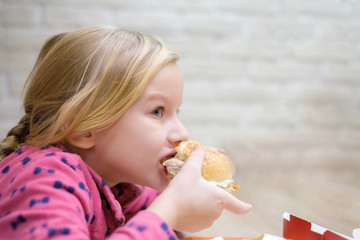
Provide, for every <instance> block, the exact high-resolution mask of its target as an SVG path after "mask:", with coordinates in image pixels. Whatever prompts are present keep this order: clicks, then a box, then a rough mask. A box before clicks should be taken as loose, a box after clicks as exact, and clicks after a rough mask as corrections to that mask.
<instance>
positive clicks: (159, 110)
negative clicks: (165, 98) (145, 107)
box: [151, 107, 164, 118]
mask: <svg viewBox="0 0 360 240" xmlns="http://www.w3.org/2000/svg"><path fill="white" fill-rule="evenodd" d="M151 114H152V115H154V116H155V117H158V118H161V117H162V116H163V114H164V108H163V107H157V108H156V109H155V110H154V111H152V112H151Z"/></svg>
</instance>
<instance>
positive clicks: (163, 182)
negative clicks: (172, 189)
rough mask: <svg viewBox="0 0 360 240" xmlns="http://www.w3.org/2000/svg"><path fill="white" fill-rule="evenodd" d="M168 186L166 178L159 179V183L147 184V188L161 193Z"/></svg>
mask: <svg viewBox="0 0 360 240" xmlns="http://www.w3.org/2000/svg"><path fill="white" fill-rule="evenodd" d="M168 185H169V179H168V178H167V177H165V178H163V177H159V181H158V182H157V183H152V184H148V185H147V186H148V187H151V188H152V189H155V190H156V191H159V192H162V191H164V190H165V188H167V186H168Z"/></svg>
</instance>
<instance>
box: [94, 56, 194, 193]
mask: <svg viewBox="0 0 360 240" xmlns="http://www.w3.org/2000/svg"><path fill="white" fill-rule="evenodd" d="M182 94H183V80H182V76H181V73H180V70H179V68H178V66H177V65H176V64H175V63H169V64H167V65H165V66H164V67H163V68H162V69H161V70H160V71H159V72H158V73H157V75H156V76H155V77H154V78H153V79H152V80H151V81H150V83H149V84H148V86H147V87H146V88H145V90H144V92H143V93H142V94H141V96H140V97H139V99H138V100H137V101H136V102H135V103H134V104H133V105H132V106H131V107H130V108H129V109H128V110H127V111H126V112H125V113H124V114H123V115H122V116H121V117H120V119H119V120H117V121H116V122H115V123H114V124H113V125H112V126H110V127H109V128H107V129H105V130H101V131H98V132H95V133H94V134H95V135H94V137H95V146H94V148H92V152H91V154H88V155H87V156H88V157H89V159H87V162H88V163H89V164H90V165H91V166H92V167H93V168H94V170H95V171H97V172H98V173H99V174H100V176H101V177H102V178H103V179H104V180H105V182H106V183H107V184H108V185H109V186H110V187H111V186H113V185H116V184H117V183H120V182H131V183H135V184H141V185H147V186H150V187H152V188H154V189H157V190H163V189H165V187H166V186H167V185H168V183H169V181H168V178H167V175H166V171H165V169H164V167H163V166H162V165H161V164H160V160H161V159H162V158H164V157H166V156H169V155H173V154H174V153H176V152H175V150H174V147H175V146H177V144H178V143H179V142H180V141H183V140H187V139H188V132H187V130H186V129H185V128H184V126H183V125H182V124H181V123H180V121H179V119H178V116H177V111H178V109H179V107H180V105H181V103H182Z"/></svg>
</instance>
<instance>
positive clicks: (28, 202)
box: [0, 145, 178, 240]
mask: <svg viewBox="0 0 360 240" xmlns="http://www.w3.org/2000/svg"><path fill="white" fill-rule="evenodd" d="M0 186H1V187H0V229H1V230H0V239H3V238H5V239H48V238H52V239H65V238H66V239H124V240H125V239H126V240H127V239H157V240H161V239H166V240H175V239H178V238H177V237H176V235H175V233H174V231H173V230H172V229H170V228H169V226H168V225H167V224H166V223H165V222H164V221H163V220H162V219H161V218H160V217H159V216H157V215H156V214H155V213H153V212H150V211H147V210H146V208H147V207H148V206H149V204H150V203H151V202H152V201H153V200H154V198H155V197H156V196H157V195H158V192H156V191H155V190H153V189H150V188H148V187H140V186H137V185H134V184H129V183H121V184H118V185H116V186H115V187H113V188H111V189H110V188H109V187H108V186H107V185H106V183H105V182H104V181H103V180H102V179H101V177H100V176H99V175H98V174H97V173H96V172H95V171H94V170H93V169H92V168H90V167H89V166H88V165H87V164H86V163H85V162H84V161H83V160H82V159H81V158H80V156H78V155H76V154H73V153H69V152H64V151H63V150H62V149H60V148H56V147H52V146H46V147H41V148H40V147H29V146H26V145H25V146H23V147H21V148H19V149H18V150H17V151H16V152H14V153H13V154H11V155H10V156H8V157H7V158H5V159H4V160H3V161H1V162H0Z"/></svg>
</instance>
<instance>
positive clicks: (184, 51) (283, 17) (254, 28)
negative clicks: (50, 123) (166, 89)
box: [0, 0, 360, 165]
mask: <svg viewBox="0 0 360 240" xmlns="http://www.w3.org/2000/svg"><path fill="white" fill-rule="evenodd" d="M93 24H112V25H117V26H119V27H122V28H127V29H133V30H137V31H143V32H146V33H149V34H153V35H156V36H158V37H160V38H162V39H163V40H164V42H165V43H167V45H168V46H169V48H171V49H172V50H174V51H176V52H178V53H179V54H180V56H181V60H180V62H179V66H180V68H181V70H182V72H183V75H184V79H185V93H184V104H183V107H182V111H181V114H180V118H181V119H182V121H183V122H184V124H185V126H186V127H187V128H188V130H189V132H190V135H191V138H193V139H197V140H200V141H202V142H204V143H205V144H208V145H213V146H219V147H224V148H225V149H226V148H233V149H232V150H230V151H229V152H230V153H231V152H234V151H235V150H234V148H235V149H239V151H243V152H251V153H252V154H244V155H241V154H240V155H241V156H242V157H243V158H244V161H246V160H249V161H251V160H252V159H253V158H255V157H259V158H260V159H263V160H264V161H267V160H268V161H269V162H272V161H284V162H286V163H287V164H290V165H291V164H295V163H296V162H299V161H304V162H312V161H326V158H329V159H330V160H331V159H333V158H337V159H341V158H342V157H343V158H344V159H345V160H346V159H351V161H353V160H354V159H357V160H360V155H359V154H357V155H356V154H352V155H351V157H349V156H350V153H358V152H360V144H359V139H360V133H359V132H360V108H359V107H360V105H359V103H360V44H359V42H360V2H358V1H350V0H349V1H337V0H315V1H294V0H243V1H238V0H223V1H214V0H210V1H206V0H199V1H190V0H183V1H165V0H153V1H145V0H143V1H132V0H125V1H118V0H104V1H102V0H89V1H85V0H62V1H57V0H0V88H1V89H0V108H1V110H0V137H1V138H2V137H4V136H5V134H6V132H7V131H8V129H9V128H10V127H11V126H13V125H14V124H16V122H17V121H18V118H19V117H20V115H21V113H20V112H21V108H20V106H21V102H20V97H21V96H20V95H21V88H22V85H23V84H24V81H25V80H26V77H27V75H28V74H29V72H30V70H31V67H32V65H33V64H34V61H35V59H36V56H37V53H38V51H39V50H40V47H41V45H42V43H43V42H44V41H45V39H46V38H48V37H49V36H51V35H52V34H54V33H57V32H61V31H67V30H72V29H74V28H78V27H82V26H86V25H93ZM255 153H256V154H255ZM330 156H332V157H331V158H330Z"/></svg>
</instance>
